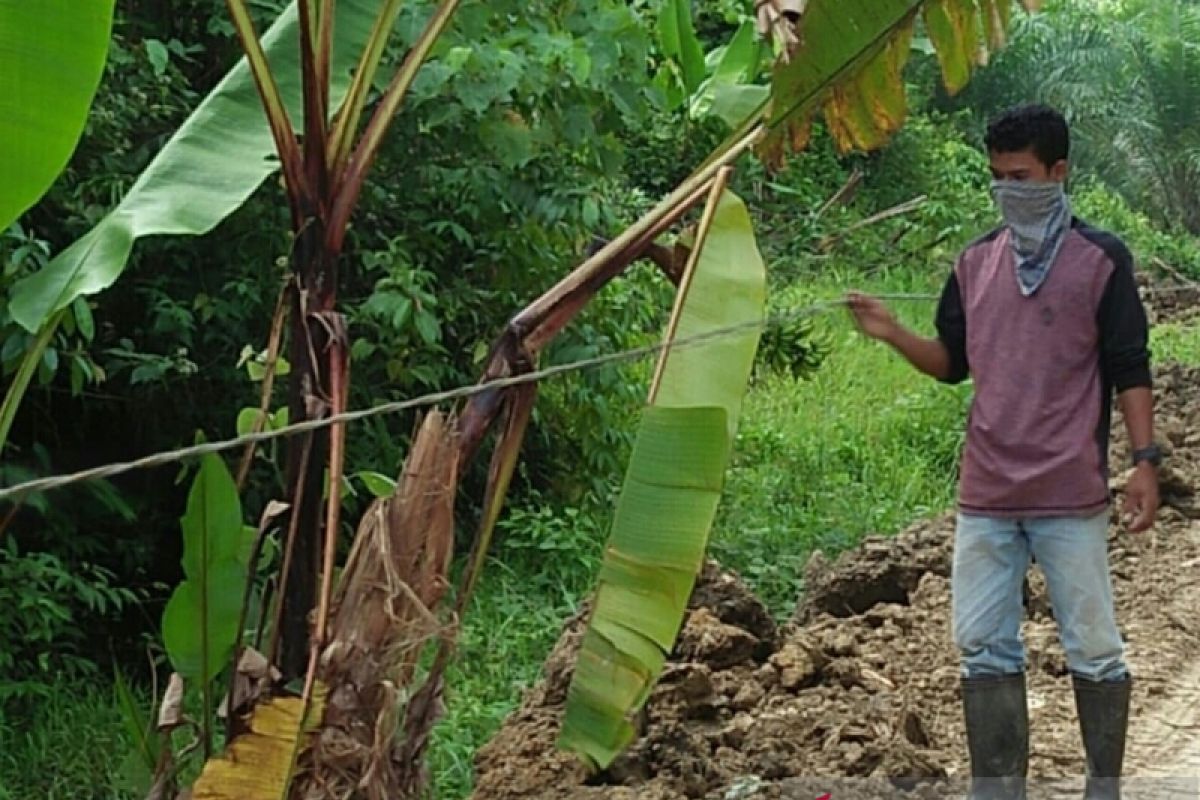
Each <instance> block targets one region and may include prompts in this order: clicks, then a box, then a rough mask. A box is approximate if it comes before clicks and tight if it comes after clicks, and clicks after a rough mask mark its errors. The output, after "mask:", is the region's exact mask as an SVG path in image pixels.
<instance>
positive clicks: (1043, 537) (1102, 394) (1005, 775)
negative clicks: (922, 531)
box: [847, 106, 1161, 800]
mask: <svg viewBox="0 0 1200 800" xmlns="http://www.w3.org/2000/svg"><path fill="white" fill-rule="evenodd" d="M1069 139H1070V135H1069V131H1068V127H1067V123H1066V121H1065V120H1064V119H1063V117H1062V115H1061V114H1059V113H1058V112H1057V111H1055V110H1053V109H1050V108H1047V107H1045V106H1022V107H1019V108H1015V109H1013V110H1010V111H1008V112H1006V113H1005V114H1003V115H1002V116H1001V117H1000V118H998V119H997V120H995V121H994V122H993V123H992V124H991V125H990V126H989V128H988V132H987V139H986V144H987V148H988V156H989V158H990V161H991V170H992V176H993V178H994V182H993V184H992V193H993V196H994V198H995V200H996V203H997V205H998V206H999V209H1000V212H1001V214H1002V216H1003V220H1004V224H1003V225H1002V226H1001V227H1000V228H998V229H996V230H995V231H993V232H991V233H989V234H988V235H986V236H984V237H983V238H981V239H979V240H978V241H976V242H974V243H973V244H971V245H970V246H969V247H967V248H966V250H965V251H963V253H962V254H961V256H960V257H959V259H958V262H957V264H956V265H955V268H954V271H953V273H952V274H951V275H950V277H949V279H948V280H947V282H946V285H945V288H944V290H943V292H942V296H941V301H940V303H939V305H938V309H937V315H936V328H937V335H936V336H935V337H934V338H929V339H927V338H924V337H921V336H918V335H916V334H915V333H913V332H911V331H909V330H907V329H905V328H904V327H903V326H902V325H900V324H899V323H898V322H896V320H895V319H894V317H893V316H892V315H891V314H890V313H889V311H888V310H887V308H886V307H885V306H884V305H883V304H882V303H881V302H879V301H878V300H877V299H874V298H871V297H867V296H864V295H861V294H850V295H849V297H848V298H847V302H848V305H849V307H850V310H851V313H852V314H853V316H854V318H855V321H856V322H857V323H858V326H859V327H860V329H861V330H862V331H863V332H864V333H865V334H866V335H868V336H871V337H873V338H875V339H879V340H881V341H883V342H886V343H887V344H889V345H891V346H892V347H893V348H895V349H896V350H897V351H898V352H899V353H900V354H901V355H903V356H904V357H905V358H906V359H907V360H908V361H909V362H910V363H911V364H912V365H913V366H914V367H915V368H916V369H918V370H920V371H921V372H924V373H925V374H927V375H930V376H932V377H933V378H936V379H938V380H940V381H944V382H947V383H957V382H960V381H963V380H965V379H966V378H967V377H968V376H970V377H971V378H972V379H973V380H974V388H975V397H974V401H973V404H972V407H971V414H970V418H969V421H968V423H967V436H966V445H965V447H964V450H963V456H962V465H961V470H960V472H961V474H960V479H959V480H960V484H959V514H958V524H957V530H956V533H955V541H954V564H953V573H952V587H951V592H952V598H953V599H952V606H953V629H954V639H955V643H956V645H957V646H958V648H959V650H960V653H961V663H962V677H961V689H962V698H963V708H964V715H965V718H966V728H967V745H968V751H969V753H970V758H971V775H972V792H971V797H972V798H980V799H981V800H982V798H1023V797H1025V775H1026V770H1027V764H1028V746H1029V732H1028V712H1027V706H1026V699H1025V677H1024V670H1025V652H1024V645H1023V642H1022V640H1021V636H1020V625H1021V620H1022V617H1023V608H1022V586H1023V583H1024V577H1025V574H1026V572H1027V570H1028V568H1029V564H1030V560H1031V557H1032V558H1033V559H1035V560H1036V561H1037V562H1038V564H1040V565H1041V569H1042V571H1043V573H1044V574H1045V576H1046V583H1047V588H1048V590H1049V595H1050V601H1051V603H1052V605H1053V608H1054V616H1055V619H1056V620H1057V621H1058V626H1059V634H1060V637H1061V639H1062V643H1063V647H1064V649H1065V650H1066V654H1067V664H1068V667H1069V668H1070V670H1071V672H1072V681H1073V686H1074V693H1075V701H1076V709H1077V712H1078V715H1079V723H1080V728H1081V731H1082V734H1083V737H1082V738H1083V743H1084V749H1085V751H1086V757H1087V772H1088V782H1087V790H1086V794H1085V797H1086V798H1088V799H1089V800H1091V799H1093V798H1095V799H1096V800H1100V799H1101V798H1103V799H1105V800H1107V799H1108V798H1118V797H1119V796H1120V793H1119V792H1120V790H1119V782H1118V777H1119V776H1120V774H1121V762H1122V759H1123V758H1124V750H1125V730H1126V725H1127V720H1128V714H1129V693H1130V686H1131V676H1130V674H1129V671H1128V669H1127V667H1126V664H1125V657H1124V643H1123V641H1122V639H1121V636H1120V633H1119V631H1118V630H1117V624H1116V619H1115V613H1114V608H1113V596H1112V582H1111V579H1110V576H1109V568H1108V551H1107V541H1106V540H1107V529H1108V521H1109V511H1108V508H1109V491H1108V477H1107V476H1108V464H1107V461H1108V459H1107V452H1108V446H1107V445H1108V431H1109V425H1110V408H1111V398H1112V394H1113V391H1114V389H1115V391H1116V394H1117V397H1118V402H1119V405H1120V408H1121V411H1122V413H1123V415H1124V418H1125V424H1126V428H1127V430H1128V432H1129V437H1130V439H1131V443H1132V446H1133V451H1134V454H1133V473H1132V475H1131V477H1130V479H1129V481H1128V484H1127V486H1126V488H1125V509H1124V510H1125V513H1126V517H1125V519H1126V524H1127V527H1128V529H1129V530H1130V531H1132V532H1140V531H1145V530H1147V529H1148V528H1149V527H1150V526H1151V525H1152V524H1153V521H1154V516H1155V513H1156V512H1157V509H1158V477H1157V468H1158V464H1159V462H1160V460H1161V455H1160V451H1159V450H1158V448H1157V446H1156V445H1155V444H1154V437H1153V431H1154V411H1153V406H1154V400H1153V393H1152V388H1151V379H1150V366H1149V354H1148V352H1147V324H1146V315H1145V311H1144V309H1143V308H1142V304H1141V300H1140V298H1139V297H1138V294H1137V290H1136V287H1135V284H1134V276H1133V259H1132V257H1131V256H1130V254H1129V251H1128V250H1127V249H1126V247H1125V246H1124V244H1122V243H1121V241H1120V240H1119V239H1118V238H1117V237H1115V236H1113V235H1112V234H1109V233H1106V232H1103V231H1100V230H1097V229H1095V228H1092V227H1089V226H1088V225H1087V224H1085V223H1084V222H1082V221H1080V220H1079V219H1077V218H1075V217H1074V216H1073V215H1072V214H1071V205H1070V200H1069V199H1068V197H1067V195H1066V192H1065V182H1066V179H1067V172H1068V164H1067V158H1068V152H1069Z"/></svg>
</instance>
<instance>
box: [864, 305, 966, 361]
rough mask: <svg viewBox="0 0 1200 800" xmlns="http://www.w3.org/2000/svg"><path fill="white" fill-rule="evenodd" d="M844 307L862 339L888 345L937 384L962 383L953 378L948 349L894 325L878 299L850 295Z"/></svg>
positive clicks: (894, 319) (890, 316)
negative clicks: (862, 336) (846, 308)
mask: <svg viewBox="0 0 1200 800" xmlns="http://www.w3.org/2000/svg"><path fill="white" fill-rule="evenodd" d="M846 304H847V305H848V306H849V308H850V314H851V316H853V317H854V321H855V323H856V324H857V325H858V328H859V330H861V331H862V332H863V333H864V334H865V335H867V336H870V337H871V338H872V339H878V340H879V341H881V342H885V343H887V344H888V345H891V347H892V348H893V349H895V350H896V352H898V353H899V354H900V355H902V356H904V358H905V359H906V360H907V361H908V363H910V364H912V365H913V366H914V367H915V368H916V369H918V370H920V371H921V372H923V373H925V374H926V375H928V376H930V377H931V378H936V379H937V380H939V381H952V380H956V379H957V380H962V377H960V376H959V375H957V374H956V370H955V369H954V364H953V359H952V357H951V353H950V349H949V348H948V347H947V346H946V344H945V343H944V342H943V341H942V340H941V339H940V338H926V337H924V336H919V335H917V334H916V333H913V332H912V331H910V330H909V329H908V328H906V327H904V326H903V325H901V324H900V323H899V322H897V321H896V318H895V317H894V316H893V315H892V313H891V311H889V310H888V308H887V306H886V305H884V304H883V302H882V301H880V300H878V299H877V298H874V297H870V296H868V295H863V294H859V293H857V292H851V293H850V294H849V295H847V296H846Z"/></svg>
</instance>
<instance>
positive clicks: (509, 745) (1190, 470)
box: [473, 310, 1200, 800]
mask: <svg viewBox="0 0 1200 800" xmlns="http://www.w3.org/2000/svg"><path fill="white" fill-rule="evenodd" d="M1168 313H1169V312H1166V311H1165V310H1164V313H1163V314H1162V316H1167V314H1168ZM1157 380H1158V396H1159V400H1158V403H1159V405H1158V421H1159V436H1160V438H1161V439H1163V440H1165V441H1166V442H1167V443H1168V445H1169V447H1170V450H1171V453H1170V455H1169V460H1168V466H1166V467H1165V468H1164V471H1163V475H1162V491H1163V501H1164V504H1163V508H1162V511H1161V512H1160V515H1159V521H1158V525H1157V527H1156V528H1155V530H1154V531H1153V532H1152V533H1147V534H1141V535H1132V534H1128V533H1126V532H1123V531H1122V530H1121V529H1120V526H1119V519H1118V518H1117V514H1116V511H1115V510H1114V524H1113V527H1112V529H1111V535H1110V558H1111V565H1112V572H1113V576H1114V581H1115V590H1116V597H1117V605H1118V613H1119V618H1120V621H1121V625H1122V629H1123V632H1124V634H1125V637H1126V640H1127V643H1128V655H1129V660H1130V663H1131V667H1132V669H1133V671H1134V674H1135V690H1134V698H1133V710H1132V723H1131V731H1130V741H1129V745H1128V755H1127V759H1126V764H1127V774H1132V775H1134V776H1146V777H1151V776H1186V775H1190V776H1197V775H1200V615H1197V613H1196V611H1197V609H1200V581H1198V580H1197V578H1198V577H1200V495H1198V494H1197V489H1200V370H1190V369H1185V368H1181V367H1167V368H1164V369H1161V370H1160V371H1159V373H1158V376H1157ZM1115 417H1116V418H1117V420H1119V415H1115ZM1120 428H1121V426H1120V425H1119V423H1118V424H1117V425H1116V426H1115V427H1114V437H1113V438H1114V442H1113V447H1112V457H1113V461H1112V463H1113V464H1115V465H1124V464H1126V463H1128V461H1127V457H1128V451H1127V444H1126V442H1125V437H1124V431H1123V430H1121V429H1120ZM1123 480H1124V478H1123V476H1122V475H1115V476H1114V480H1113V488H1114V489H1115V490H1116V492H1117V495H1118V497H1117V503H1116V504H1114V509H1115V508H1119V502H1120V493H1121V489H1122V484H1123ZM952 536H953V519H952V517H951V516H945V517H942V518H939V519H934V520H930V521H926V522H921V523H919V524H916V525H914V526H913V527H912V528H910V529H909V530H907V531H904V532H902V533H900V534H898V535H895V536H890V537H877V538H870V539H868V540H866V541H865V542H864V543H863V544H862V545H861V546H860V547H859V548H857V549H855V550H854V551H852V552H848V553H845V554H843V555H842V556H841V557H839V558H838V559H836V560H834V561H829V560H826V559H825V558H823V557H822V556H820V555H816V556H814V558H813V559H812V561H811V562H810V563H809V565H808V568H807V576H806V582H807V587H808V590H807V593H806V596H805V598H804V599H803V600H802V601H801V603H800V605H799V607H798V608H797V609H796V612H795V615H794V617H793V618H792V619H791V620H790V621H789V622H788V623H787V624H786V625H783V626H780V627H778V628H777V627H776V625H775V624H774V623H773V621H772V620H771V617H770V615H769V614H768V613H767V610H766V609H765V608H764V607H763V605H762V603H760V602H759V601H758V600H757V599H756V598H755V597H754V596H753V594H752V593H751V592H750V591H749V590H748V589H747V587H746V586H745V585H744V584H743V583H742V582H741V581H740V580H739V579H738V578H737V577H736V576H734V575H731V574H729V573H727V572H725V571H723V570H722V569H721V568H720V567H719V566H718V565H716V564H715V563H709V564H708V566H707V567H706V569H705V571H704V574H703V575H702V577H701V580H700V581H699V583H698V586H697V590H696V592H695V593H694V595H693V597H692V604H691V607H690V610H689V614H688V619H687V621H686V624H685V628H684V630H683V633H682V635H681V636H680V640H679V642H678V644H677V646H676V649H675V652H674V653H673V654H672V658H671V660H670V662H669V664H668V667H667V669H666V672H665V674H664V676H663V679H662V681H661V682H660V684H659V685H658V687H657V689H656V690H655V692H654V694H653V695H652V697H651V699H650V701H649V702H648V703H647V706H646V709H645V711H644V713H643V715H642V717H641V719H640V720H639V723H640V725H639V731H640V734H641V735H640V737H639V739H638V741H637V742H636V743H635V744H634V745H633V746H632V747H631V748H630V749H629V750H628V751H627V752H626V753H625V754H624V755H623V756H622V757H621V758H620V759H619V760H618V761H617V762H616V763H615V764H614V765H613V766H612V767H611V768H609V769H608V770H606V771H604V772H603V773H601V774H599V775H592V776H589V775H588V774H587V773H586V772H585V771H584V769H583V768H582V767H581V766H580V765H579V764H578V763H577V762H576V761H575V760H574V758H573V757H572V756H571V755H570V754H567V753H563V752H560V751H558V750H556V748H555V739H556V737H557V734H558V726H559V719H560V716H561V713H562V710H563V705H564V702H565V699H566V692H567V687H568V685H569V683H570V676H571V665H572V663H573V660H574V656H575V652H576V650H577V648H578V645H579V640H580V638H581V635H582V629H583V620H584V618H585V614H586V608H584V609H581V610H580V612H579V613H578V614H577V615H576V616H575V617H574V618H573V619H571V620H569V621H568V622H567V624H566V626H565V628H564V631H563V634H562V637H561V639H560V640H559V642H558V645H557V646H556V647H555V649H554V651H553V653H552V654H551V655H550V657H549V659H548V660H547V662H546V666H545V671H544V677H543V679H542V680H541V681H540V682H539V683H538V684H537V685H536V686H534V687H533V688H532V689H531V690H530V691H529V692H528V693H527V694H526V696H525V698H524V701H523V702H522V704H521V706H520V707H519V708H518V709H517V710H516V711H515V712H514V713H513V714H512V715H511V716H510V718H509V719H508V720H507V721H506V723H505V725H504V726H503V728H502V729H501V730H500V732H499V733H498V734H497V735H496V737H495V738H494V739H493V740H492V741H491V742H490V743H489V744H487V745H486V746H485V747H483V748H482V749H481V750H480V751H479V753H478V754H477V757H476V768H477V782H476V790H475V793H474V795H473V797H475V798H478V800H509V799H510V798H512V799H514V800H515V798H546V799H547V800H549V798H555V799H556V800H585V799H587V800H600V799H604V800H617V799H618V798H620V799H621V800H626V799H628V800H632V799H633V798H638V799H639V800H682V799H683V798H712V799H714V800H742V799H748V798H805V799H806V800H812V798H820V797H822V796H823V795H824V794H825V793H826V792H832V794H833V797H835V798H840V797H855V798H863V799H864V800H867V799H868V798H871V797H894V796H896V792H897V790H898V789H905V788H911V787H912V785H913V783H912V780H911V779H918V778H927V779H937V778H943V779H946V781H948V782H953V781H955V780H959V781H961V779H962V778H963V777H964V776H965V774H966V772H967V754H966V745H965V739H964V732H963V726H962V719H961V710H960V705H959V696H958V660H957V654H956V652H955V650H954V647H953V644H952V642H951V639H950V630H949V601H950V597H949V583H948V575H949V568H950V554H951V544H952ZM1030 576H1031V577H1030V581H1029V587H1028V591H1027V609H1028V615H1027V619H1026V622H1025V625H1024V635H1025V641H1026V644H1027V648H1028V657H1029V673H1028V675H1029V697H1030V707H1031V738H1032V754H1031V774H1032V776H1034V777H1036V778H1043V779H1052V778H1064V779H1070V780H1068V781H1067V782H1066V783H1065V784H1060V785H1065V786H1068V787H1069V786H1070V785H1072V784H1071V780H1074V781H1076V783H1075V784H1074V785H1078V779H1077V777H1076V776H1079V775H1081V774H1082V773H1083V771H1084V766H1083V755H1082V747H1081V744H1080V738H1079V733H1078V728H1077V724H1076V718H1075V709H1074V700H1073V697H1072V693H1071V688H1070V680H1069V676H1068V674H1067V670H1066V664H1065V660H1064V656H1063V652H1062V649H1061V647H1060V646H1059V643H1058V637H1057V630H1056V627H1055V623H1054V620H1053V618H1052V613H1051V610H1050V605H1049V602H1048V600H1047V598H1046V595H1045V592H1044V587H1043V584H1042V581H1041V576H1040V574H1039V573H1038V572H1037V571H1036V567H1035V568H1034V570H1033V571H1031V573H1030ZM845 779H858V782H856V783H855V784H854V787H855V788H854V789H853V791H851V792H839V791H837V790H836V787H837V786H838V785H839V783H838V781H839V780H841V781H843V784H842V785H845V784H844V780H845ZM875 786H877V787H878V792H876V791H875V789H873V788H872V787H875ZM1074 791H1075V794H1074V796H1076V797H1077V796H1079V794H1078V789H1075V790H1074ZM903 796H911V797H914V798H917V797H944V796H947V795H946V790H945V788H944V785H943V788H941V789H938V788H936V787H934V786H932V785H926V784H922V785H921V786H920V787H919V788H916V789H915V790H913V791H912V792H911V793H906V794H905V795H903ZM1031 796H1032V795H1031ZM1045 796H1047V797H1048V796H1052V795H1050V794H1047V795H1045ZM1053 796H1071V795H1069V794H1068V795H1058V794H1054V795H1053ZM1197 796H1200V795H1197V794H1196V793H1195V791H1193V792H1192V793H1191V794H1187V793H1181V794H1176V793H1172V792H1164V793H1151V792H1144V793H1140V794H1136V797H1147V798H1148V797H1162V798H1166V797H1193V798H1195V797H1197Z"/></svg>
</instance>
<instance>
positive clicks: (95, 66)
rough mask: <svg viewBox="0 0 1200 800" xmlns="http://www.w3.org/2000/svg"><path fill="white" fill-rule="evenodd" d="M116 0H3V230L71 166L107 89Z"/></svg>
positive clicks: (0, 94) (0, 109)
mask: <svg viewBox="0 0 1200 800" xmlns="http://www.w3.org/2000/svg"><path fill="white" fill-rule="evenodd" d="M112 18H113V0H38V2H30V0H0V231H2V230H4V229H5V228H7V227H8V226H9V225H10V224H11V223H12V221H13V220H15V219H16V218H17V217H18V216H20V215H21V214H22V213H24V212H25V211H26V210H27V209H28V208H29V207H30V206H32V205H33V204H34V203H36V202H37V201H38V199H39V198H41V196H42V194H44V193H45V191H46V190H47V189H49V188H50V185H51V184H52V183H54V180H55V178H57V177H58V175H59V173H61V172H62V171H63V169H64V168H65V167H66V166H67V161H68V160H69V159H70V157H71V153H73V152H74V151H75V146H76V144H78V143H79V136H80V134H82V133H83V126H84V123H85V122H87V115H88V109H90V108H91V105H92V98H93V97H95V94H96V89H97V88H99V86H100V78H101V76H102V75H103V73H104V61H105V59H106V58H107V56H108V41H109V35H110V33H111V32H112Z"/></svg>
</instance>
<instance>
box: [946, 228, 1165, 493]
mask: <svg viewBox="0 0 1200 800" xmlns="http://www.w3.org/2000/svg"><path fill="white" fill-rule="evenodd" d="M937 330H938V337H939V338H940V339H941V341H942V342H943V343H944V344H945V346H946V349H947V350H948V351H949V353H950V361H951V374H950V375H949V376H948V378H947V382H951V383H957V382H960V381H963V380H965V379H966V378H967V377H968V376H969V377H971V378H972V379H973V381H974V384H975V386H974V388H975V397H974V401H973V402H972V405H971V414H970V418H969V421H968V423H967V436H966V445H965V447H964V449H963V454H962V467H961V475H960V479H959V508H960V510H961V511H962V512H963V513H966V514H977V515H982V516H995V517H1050V516H1089V515H1092V514H1095V513H1098V512H1100V511H1103V510H1104V509H1105V508H1106V507H1107V506H1108V502H1109V490H1108V463H1107V462H1108V458H1107V454H1108V431H1109V425H1110V422H1111V408H1112V394H1113V390H1114V389H1116V391H1117V392H1122V391H1125V390H1126V389H1129V388H1132V387H1135V386H1150V385H1151V379H1150V356H1149V352H1148V350H1147V340H1148V328H1147V324H1146V313H1145V310H1144V308H1143V307H1142V302H1141V298H1139V296H1138V293H1137V287H1136V284H1135V282H1134V276H1133V258H1132V256H1131V255H1130V253H1129V250H1128V249H1127V248H1126V247H1125V245H1124V244H1123V243H1122V242H1121V240H1120V239H1118V238H1117V237H1116V236H1113V235H1112V234H1110V233H1106V232H1104V231H1100V230H1097V229H1095V228H1091V227H1088V226H1087V225H1086V224H1084V223H1083V222H1081V221H1079V220H1073V221H1072V226H1071V230H1070V232H1068V234H1067V238H1066V240H1065V242H1064V243H1063V246H1062V250H1061V251H1060V252H1059V255H1058V259H1057V261H1055V263H1054V265H1053V267H1052V268H1051V269H1050V273H1049V275H1048V276H1047V278H1046V281H1045V282H1044V283H1043V284H1042V286H1041V288H1039V289H1038V291H1037V292H1035V293H1034V294H1033V295H1031V296H1029V297H1026V296H1024V295H1022V294H1021V289H1020V286H1019V285H1018V282H1017V274H1016V267H1015V265H1014V262H1013V255H1012V250H1011V248H1010V245H1009V232H1008V229H1007V228H1000V229H998V230H996V231H993V232H992V233H990V234H988V235H987V236H985V237H983V238H982V239H979V240H978V241H976V242H974V243H973V244H972V245H970V246H969V247H967V249H966V250H964V251H963V253H962V255H961V256H960V257H959V260H958V263H957V264H956V265H955V268H954V272H953V274H952V275H951V276H950V278H949V280H948V281H947V282H946V287H945V289H944V291H943V293H942V299H941V302H940V303H939V306H938V312H937Z"/></svg>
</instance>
